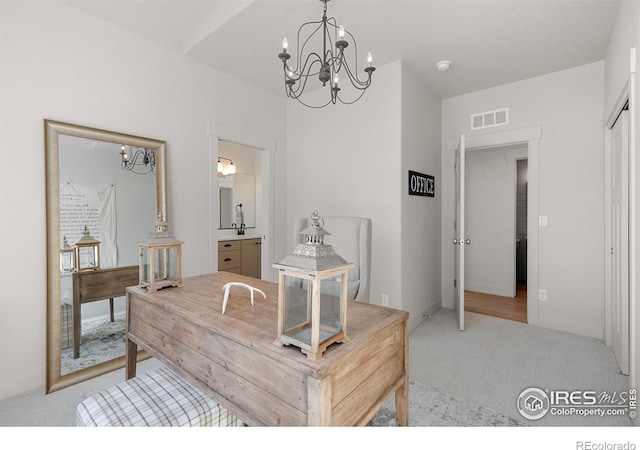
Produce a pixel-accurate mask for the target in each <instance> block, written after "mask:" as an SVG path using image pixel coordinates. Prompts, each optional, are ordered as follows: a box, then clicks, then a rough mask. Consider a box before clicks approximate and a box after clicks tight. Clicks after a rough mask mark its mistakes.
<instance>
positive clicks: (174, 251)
mask: <svg viewBox="0 0 640 450" xmlns="http://www.w3.org/2000/svg"><path fill="white" fill-rule="evenodd" d="M138 247H139V250H140V266H139V267H140V269H139V270H140V279H139V287H144V288H147V289H148V290H149V292H155V291H157V290H158V289H162V288H165V287H169V286H177V287H180V286H182V241H179V240H177V239H175V238H174V237H173V236H172V235H171V233H170V232H169V225H168V224H167V222H166V221H165V220H164V219H163V217H162V213H158V220H157V221H156V225H155V227H154V230H153V231H152V232H151V233H149V237H148V238H147V239H145V240H144V241H142V242H139V243H138Z"/></svg>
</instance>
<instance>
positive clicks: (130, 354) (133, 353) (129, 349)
mask: <svg viewBox="0 0 640 450" xmlns="http://www.w3.org/2000/svg"><path fill="white" fill-rule="evenodd" d="M125 353H126V360H127V361H126V365H127V367H126V379H127V380H129V379H131V378H133V377H135V376H136V365H137V362H138V344H136V343H135V342H133V341H132V340H131V339H129V338H127V339H126V348H125Z"/></svg>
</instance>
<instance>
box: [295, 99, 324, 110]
mask: <svg viewBox="0 0 640 450" xmlns="http://www.w3.org/2000/svg"><path fill="white" fill-rule="evenodd" d="M294 98H295V99H296V100H298V102H299V103H300V104H302V105H304V106H306V107H307V108H313V109H320V108H324V107H325V106H327V105H328V104H329V103H332V101H331V99H330V100H329V101H328V102H327V103H325V104H324V105H317V106H313V105H309V104H307V103H305V102H303V101H302V100H300V97H294Z"/></svg>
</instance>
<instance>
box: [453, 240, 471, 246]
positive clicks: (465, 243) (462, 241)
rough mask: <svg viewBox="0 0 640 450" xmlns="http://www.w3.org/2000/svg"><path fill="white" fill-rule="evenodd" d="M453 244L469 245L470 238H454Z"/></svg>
mask: <svg viewBox="0 0 640 450" xmlns="http://www.w3.org/2000/svg"><path fill="white" fill-rule="evenodd" d="M453 245H471V239H465V240H462V239H454V240H453Z"/></svg>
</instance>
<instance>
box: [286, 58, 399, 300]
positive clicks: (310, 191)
mask: <svg viewBox="0 0 640 450" xmlns="http://www.w3.org/2000/svg"><path fill="white" fill-rule="evenodd" d="M401 81H402V80H401V63H400V62H395V63H392V64H388V65H386V66H383V67H379V68H378V69H377V70H376V71H375V73H374V75H373V82H372V85H371V87H370V88H369V89H368V90H367V92H366V93H365V94H364V96H363V97H362V98H361V99H360V100H359V101H358V102H356V103H354V104H353V105H350V106H345V105H341V104H337V105H329V106H326V107H325V108H323V109H310V108H306V107H303V106H301V105H299V104H298V103H297V102H296V101H295V100H289V102H288V104H287V105H288V106H287V148H289V149H291V150H290V151H289V152H288V155H287V156H288V159H287V183H288V185H287V236H288V239H289V242H288V244H287V248H288V251H289V252H290V251H292V250H293V235H292V233H293V231H292V230H293V224H294V222H295V220H296V219H298V218H300V217H308V216H310V215H311V212H312V211H313V210H314V209H317V210H318V212H319V214H320V215H321V216H357V217H369V218H371V220H372V249H371V288H370V292H371V303H376V304H380V297H381V294H383V293H385V294H388V295H389V300H390V304H391V306H396V307H399V306H400V304H401V296H400V295H401V289H400V270H399V267H400V263H401V260H400V253H401V251H400V250H401V245H400V243H401V241H400V233H401V229H400V217H401V210H400V201H399V190H400V183H401V180H402V178H401V173H400V167H401V166H400V152H401V129H400V123H401V115H402V113H401V94H400V93H401V85H402V82H401ZM314 94H316V93H315V92H314ZM373 111H375V114H374V113H372V112H373ZM327 231H329V232H331V230H327Z"/></svg>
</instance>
